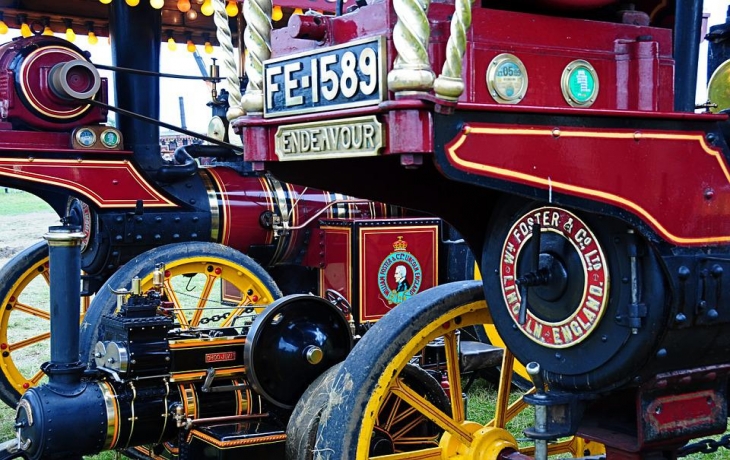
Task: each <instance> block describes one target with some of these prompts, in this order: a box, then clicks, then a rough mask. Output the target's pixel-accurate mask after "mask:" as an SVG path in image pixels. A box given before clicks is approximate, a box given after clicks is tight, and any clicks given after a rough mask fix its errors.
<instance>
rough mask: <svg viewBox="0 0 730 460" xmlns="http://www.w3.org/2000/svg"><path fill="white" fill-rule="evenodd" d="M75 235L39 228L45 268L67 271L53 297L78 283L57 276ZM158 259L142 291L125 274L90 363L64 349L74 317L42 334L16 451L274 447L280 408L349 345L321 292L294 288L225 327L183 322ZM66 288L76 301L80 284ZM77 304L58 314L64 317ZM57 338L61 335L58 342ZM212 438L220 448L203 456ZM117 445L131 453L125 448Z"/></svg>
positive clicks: (279, 438) (189, 452)
mask: <svg viewBox="0 0 730 460" xmlns="http://www.w3.org/2000/svg"><path fill="white" fill-rule="evenodd" d="M81 235H82V234H81V233H74V232H73V229H69V228H67V227H59V228H56V229H55V231H52V232H51V233H49V236H48V239H49V244H50V247H51V273H52V276H54V277H55V278H54V279H64V281H68V283H66V286H65V287H64V286H61V285H60V283H59V284H55V283H54V285H53V287H52V293H51V294H52V296H54V299H60V298H59V297H58V296H59V295H60V296H61V298H63V299H65V300H66V301H72V300H71V299H72V298H73V294H74V293H73V291H74V289H73V286H74V285H75V286H78V282H77V280H73V277H71V276H69V277H65V278H64V277H63V274H62V272H64V271H66V267H67V266H66V265H65V264H64V263H63V262H64V261H70V262H69V263H71V265H70V266H71V267H74V266H75V267H78V265H79V263H78V241H79V240H80V237H81ZM69 242H71V244H68V243H69ZM74 253H75V254H74ZM74 258H75V259H76V261H75V263H74V262H73V261H72V259H74ZM158 268H159V269H158V270H157V271H156V272H155V274H154V277H155V287H154V288H153V289H151V290H150V291H148V292H146V293H142V292H141V291H140V289H139V279H136V280H134V281H133V283H132V286H133V289H132V292H131V294H130V295H129V296H128V298H127V300H125V301H124V302H123V303H122V304H121V306H120V308H119V310H118V312H116V313H115V314H111V315H106V316H105V317H103V319H102V327H101V330H102V332H101V334H100V339H101V340H100V341H99V342H98V343H97V344H96V347H95V351H94V358H95V362H96V369H94V370H91V371H89V370H87V371H85V370H84V369H85V367H86V366H85V365H84V364H82V363H79V362H78V361H77V359H78V357H77V356H76V355H75V353H73V352H72V351H71V349H72V346H73V345H74V344H75V345H78V329H77V328H75V325H74V323H73V321H64V320H60V321H59V322H60V323H62V324H60V325H59V324H56V323H53V324H52V328H53V330H52V338H53V339H55V338H56V337H58V338H59V341H55V340H54V341H53V342H52V344H51V346H52V351H51V354H52V358H51V362H50V363H47V364H46V365H45V368H44V371H45V372H47V373H48V375H49V383H48V384H47V385H43V386H40V387H37V388H33V389H31V390H29V391H28V392H26V394H25V395H24V396H23V399H21V402H20V404H19V405H18V409H17V415H16V428H17V430H18V438H17V440H13V441H11V443H17V444H16V445H15V448H16V449H13V450H16V452H15V454H16V455H21V454H22V455H23V456H24V457H26V458H32V459H40V458H43V459H51V458H59V459H60V458H78V456H80V455H85V454H91V453H96V452H99V451H101V450H109V449H120V450H125V449H131V448H133V447H134V446H154V447H151V448H149V449H150V450H145V449H146V448H140V449H141V450H140V451H137V453H138V455H140V456H141V455H142V452H144V454H146V455H162V456H170V455H174V456H175V458H180V459H183V458H189V459H203V458H232V457H230V455H232V452H238V451H237V450H236V449H246V458H282V457H283V449H284V445H283V441H284V439H285V437H286V436H285V429H286V422H287V416H288V413H289V412H290V410H291V409H292V408H293V406H294V404H295V403H296V401H297V399H298V398H299V396H301V394H302V393H303V392H304V390H305V389H306V387H307V386H308V385H309V383H311V382H312V381H313V380H314V379H315V378H316V377H317V376H318V375H320V374H321V373H322V372H323V371H324V370H326V369H327V368H329V367H331V366H332V365H333V364H335V363H337V362H339V361H341V360H343V359H344V358H345V356H346V355H347V353H348V352H349V350H350V348H351V346H352V335H351V332H350V326H349V325H348V323H347V321H346V320H345V317H344V316H343V314H342V313H341V312H340V311H339V310H338V309H337V308H336V307H335V306H333V305H332V304H331V303H330V302H328V301H326V300H324V299H321V298H319V297H314V296H311V295H299V296H289V297H287V298H284V299H281V300H280V301H278V302H275V303H273V304H271V305H270V306H269V307H268V308H267V309H266V310H265V311H264V312H262V313H261V314H257V313H256V312H254V311H253V309H252V310H251V311H247V312H246V314H243V315H241V316H240V321H234V322H233V323H232V324H231V326H230V327H226V328H211V329H203V328H196V329H181V328H180V327H179V324H176V323H175V322H174V320H173V319H172V316H171V314H170V311H169V309H170V305H169V304H168V303H167V302H165V301H163V300H162V299H161V296H160V293H159V291H160V290H161V286H162V279H163V272H164V267H163V266H160V267H158ZM63 289H67V290H70V291H71V293H70V294H69V293H68V292H66V291H63ZM61 291H63V292H61ZM59 293H60V294H59ZM75 294H76V299H78V288H76V289H75ZM125 294H129V293H126V292H125V293H122V294H120V295H121V298H126V297H127V296H126V295H125ZM62 305H64V307H63V308H64V309H66V305H70V304H62ZM77 307H78V302H77V305H76V307H74V306H73V305H71V307H70V308H67V311H65V312H64V317H66V314H68V315H69V316H71V317H73V316H74V315H73V312H74V311H76V312H78V308H77ZM75 319H76V320H78V315H76V317H75ZM62 328H65V330H64V329H62ZM60 337H65V338H66V340H67V342H66V343H65V344H64V345H62V346H60V347H59V346H58V345H59V344H60V343H62V342H61V341H60ZM53 339H52V340H53ZM69 345H71V346H69ZM283 374H286V375H288V376H290V377H296V378H289V379H285V378H282V375H283ZM81 427H83V429H81ZM49 433H51V434H50V435H49ZM178 440H179V441H180V442H178ZM211 445H212V446H215V447H217V448H218V449H217V450H218V451H219V452H228V453H227V454H221V455H224V457H215V456H214V457H210V456H209V454H206V448H207V447H209V446H211ZM181 446H182V447H181ZM126 454H127V455H130V456H132V457H134V456H135V451H134V450H129V451H126ZM225 455H228V456H225ZM239 455H240V454H239ZM249 455H251V456H253V457H249ZM145 458H148V457H145ZM155 458H158V457H155Z"/></svg>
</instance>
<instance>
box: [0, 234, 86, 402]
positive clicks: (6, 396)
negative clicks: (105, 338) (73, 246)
mask: <svg viewBox="0 0 730 460" xmlns="http://www.w3.org/2000/svg"><path fill="white" fill-rule="evenodd" d="M49 292H50V288H49V271H48V245H47V244H46V242H45V241H39V242H38V243H36V244H34V245H33V246H31V247H29V248H27V249H25V250H24V251H22V252H20V253H19V254H17V255H16V256H15V257H13V258H12V259H11V260H10V261H8V263H7V264H5V266H4V267H3V268H2V269H0V299H1V302H2V303H1V304H0V399H2V401H3V402H4V403H6V404H8V405H9V406H15V405H16V404H17V403H18V401H19V400H20V397H21V396H22V395H23V393H25V391H26V390H27V389H28V388H31V387H34V386H36V385H38V384H39V383H40V382H41V381H42V380H43V378H44V377H45V374H44V373H43V372H41V371H40V366H41V364H42V363H43V362H45V361H48V359H49V354H48V346H49V345H48V344H49V339H50V337H51V332H50V328H51V323H50V317H51V314H50V299H49ZM87 300H88V298H87V297H84V298H82V310H84V309H85V308H84V306H85V305H88V302H87ZM81 313H82V316H83V311H82V312H81Z"/></svg>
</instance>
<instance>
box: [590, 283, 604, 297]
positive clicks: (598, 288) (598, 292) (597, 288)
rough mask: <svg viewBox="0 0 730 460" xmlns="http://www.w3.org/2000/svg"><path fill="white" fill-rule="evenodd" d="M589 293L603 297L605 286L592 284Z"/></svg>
mask: <svg viewBox="0 0 730 460" xmlns="http://www.w3.org/2000/svg"><path fill="white" fill-rule="evenodd" d="M588 293H589V294H591V295H594V296H596V297H603V288H602V287H601V286H596V285H593V284H591V286H590V287H589V288H588Z"/></svg>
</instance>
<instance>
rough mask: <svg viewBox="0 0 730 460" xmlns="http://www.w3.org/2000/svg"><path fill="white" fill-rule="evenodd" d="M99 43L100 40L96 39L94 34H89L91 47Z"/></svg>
mask: <svg viewBox="0 0 730 460" xmlns="http://www.w3.org/2000/svg"><path fill="white" fill-rule="evenodd" d="M97 43H99V39H98V38H97V37H96V34H95V33H94V32H89V45H96V44H97Z"/></svg>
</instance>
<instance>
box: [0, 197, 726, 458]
mask: <svg viewBox="0 0 730 460" xmlns="http://www.w3.org/2000/svg"><path fill="white" fill-rule="evenodd" d="M31 213H49V214H52V211H51V210H50V208H49V207H48V205H47V204H46V203H44V202H43V201H41V200H40V199H38V198H37V197H35V196H33V195H30V194H28V193H24V192H18V191H10V192H9V193H4V190H3V189H2V188H0V216H2V217H4V218H5V219H6V220H8V221H10V222H12V221H13V220H18V219H19V217H20V216H24V215H28V214H31ZM14 217H15V219H14ZM45 230H46V229H45V228H39V229H38V231H39V234H42V233H43V232H45ZM16 231H17V229H16ZM0 236H1V235H0ZM0 249H1V248H0ZM24 292H25V291H24ZM24 295H27V296H28V297H27V298H25V299H23V302H24V303H27V304H29V305H33V306H35V307H37V308H40V309H43V310H45V311H48V298H47V297H48V291H47V285H46V284H45V281H44V280H43V279H42V278H41V277H38V279H37V280H36V281H34V284H33V285H31V287H29V288H28V289H27V293H25V294H24ZM11 320H12V321H11V322H10V323H8V324H9V326H8V329H9V335H11V336H12V337H13V338H11V339H10V342H13V341H15V340H18V339H19V338H27V337H33V336H35V335H37V334H38V331H39V330H47V328H48V322H47V321H45V320H42V319H38V318H35V317H32V316H31V317H29V315H26V317H23V316H18V318H14V319H13V318H11ZM47 345H48V344H47V341H46V342H42V343H39V344H37V345H34V346H33V347H28V349H27V350H24V353H25V354H24V355H22V357H19V358H18V361H22V363H23V366H26V368H25V369H24V370H25V371H27V369H28V368H30V369H37V367H38V366H39V365H40V363H41V362H42V361H44V360H45V359H46V357H47V356H48V350H47ZM518 397H519V392H517V391H515V392H513V394H512V396H511V398H512V400H514V399H516V398H518ZM495 399H496V389H495V386H494V382H488V381H485V380H477V382H476V384H475V385H474V386H473V387H472V389H471V390H470V392H469V394H468V415H469V417H468V418H469V419H470V420H474V421H477V422H480V423H485V422H487V421H488V420H490V419H491V418H492V416H493V414H494V410H495V408H494V406H495ZM532 413H533V412H532V410H531V409H528V410H526V411H524V412H522V413H521V414H519V416H518V417H517V418H516V419H515V420H514V421H513V422H511V423H510V424H509V425H508V428H509V429H510V431H511V432H512V433H513V434H514V435H515V437H516V438H517V439H518V441H519V442H520V443H521V444H524V445H529V443H528V441H527V440H526V439H524V436H522V434H521V432H522V430H523V429H524V428H526V427H528V426H531V425H532V423H533V420H532V417H533V415H532ZM14 414H15V411H14V408H9V407H6V406H5V405H4V404H2V403H0V441H3V440H7V439H9V438H12V437H14V432H13V423H14ZM85 458H87V459H89V460H91V459H94V460H110V459H113V458H117V456H116V454H115V453H112V452H106V453H103V454H100V455H97V456H90V457H85ZM689 458H693V459H697V460H699V459H701V458H704V459H707V460H716V459H730V451H727V450H721V451H719V452H717V453H716V454H712V455H694V456H691V457H689Z"/></svg>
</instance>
